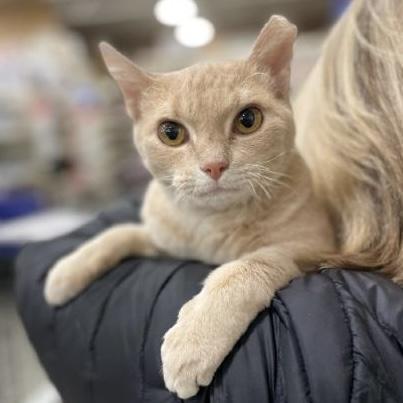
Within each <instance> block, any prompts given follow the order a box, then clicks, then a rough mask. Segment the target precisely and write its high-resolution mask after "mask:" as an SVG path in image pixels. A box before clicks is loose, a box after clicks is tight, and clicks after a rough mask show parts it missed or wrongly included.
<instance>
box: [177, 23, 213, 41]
mask: <svg viewBox="0 0 403 403" xmlns="http://www.w3.org/2000/svg"><path fill="white" fill-rule="evenodd" d="M214 35H215V29H214V25H213V24H212V23H211V22H210V21H209V20H206V19H205V18H201V17H197V18H191V19H189V20H187V21H186V22H185V23H183V24H182V25H179V26H178V27H176V29H175V38H176V40H177V41H178V42H179V43H180V44H182V45H183V46H187V47H189V48H197V47H200V46H204V45H207V44H208V43H210V42H211V41H212V40H213V38H214Z"/></svg>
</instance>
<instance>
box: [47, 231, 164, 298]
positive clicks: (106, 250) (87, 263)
mask: <svg viewBox="0 0 403 403" xmlns="http://www.w3.org/2000/svg"><path fill="white" fill-rule="evenodd" d="M157 253H158V251H157V249H156V247H155V246H154V245H153V243H152V241H151V239H150V237H149V235H148V233H147V230H146V229H145V227H144V226H143V225H141V224H121V225H116V226H114V227H111V228H110V229H108V230H106V231H104V232H103V233H101V234H99V235H98V236H96V237H95V238H93V239H90V240H89V241H87V242H86V243H84V244H83V245H82V246H80V247H79V248H78V249H77V250H75V251H74V252H72V253H70V254H69V255H67V256H65V257H63V258H61V259H60V260H59V261H57V262H56V264H55V265H54V266H53V267H52V268H51V269H50V271H49V273H48V276H47V278H46V283H45V291H44V292H45V299H46V301H47V302H48V303H49V304H51V305H62V304H64V303H66V302H67V301H69V300H70V299H72V298H74V297H75V296H76V295H77V294H79V293H80V292H81V291H83V290H84V289H85V288H86V287H87V286H88V285H89V284H91V283H92V282H93V281H94V280H96V279H97V278H98V277H100V276H101V275H102V274H104V273H105V272H106V271H108V270H110V269H111V268H113V267H114V266H115V265H116V264H117V263H119V262H120V261H121V260H122V259H124V258H126V257H128V256H134V255H141V256H154V255H156V254H157Z"/></svg>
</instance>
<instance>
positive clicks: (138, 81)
mask: <svg viewBox="0 0 403 403" xmlns="http://www.w3.org/2000/svg"><path fill="white" fill-rule="evenodd" d="M99 50H100V51H101V54H102V57H103V59H104V62H105V65H106V67H107V69H108V71H109V73H110V75H111V76H112V77H113V78H114V79H115V80H116V82H117V83H118V85H119V88H120V90H121V91H122V93H123V96H124V99H125V104H126V109H127V113H128V114H129V116H130V117H131V118H133V119H136V118H138V117H139V106H140V99H141V95H142V93H143V92H144V91H145V90H146V89H147V88H148V87H149V86H150V85H151V83H152V77H151V76H150V75H149V74H147V73H145V72H144V71H143V70H142V69H141V68H140V67H138V66H136V65H135V64H134V63H133V62H132V61H130V60H129V59H128V58H127V57H126V56H124V55H122V54H121V53H120V52H118V51H117V50H116V49H115V48H114V47H113V46H111V45H109V44H108V43H106V42H101V43H100V44H99Z"/></svg>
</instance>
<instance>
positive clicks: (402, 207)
mask: <svg viewBox="0 0 403 403" xmlns="http://www.w3.org/2000/svg"><path fill="white" fill-rule="evenodd" d="M295 112H296V120H297V147H298V148H299V150H300V152H301V153H302V155H303V157H304V159H305V160H306V162H307V163H308V165H309V168H310V170H311V173H312V176H313V180H314V184H315V189H316V192H317V194H318V195H319V197H321V198H322V199H323V200H324V202H325V203H327V205H328V207H329V211H330V212H331V214H332V218H333V220H334V223H335V226H336V228H337V238H338V242H339V248H340V249H339V250H340V254H338V255H336V256H332V257H330V259H329V262H327V263H328V264H332V265H335V266H338V267H340V266H344V267H349V268H367V269H381V270H382V271H384V272H385V273H387V274H389V275H390V276H391V277H392V278H394V280H395V281H398V282H403V240H402V230H403V1H402V0H354V1H353V2H352V4H351V6H350V8H349V10H348V11H347V12H346V14H345V15H344V16H343V18H342V19H341V20H340V21H339V23H338V24H337V25H336V26H335V27H334V29H333V31H332V33H331V34H330V36H329V39H328V40H327V42H326V44H325V47H324V49H323V52H322V57H321V59H320V60H319V62H318V64H317V65H316V67H315V69H314V71H313V72H312V74H311V76H310V78H309V80H308V81H307V83H306V85H305V87H304V88H303V90H302V92H301V94H300V95H299V97H298V99H297V102H296V105H295Z"/></svg>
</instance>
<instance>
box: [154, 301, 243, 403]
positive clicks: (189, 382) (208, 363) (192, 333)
mask: <svg viewBox="0 0 403 403" xmlns="http://www.w3.org/2000/svg"><path fill="white" fill-rule="evenodd" d="M218 311H219V310H218ZM216 312H217V311H214V301H212V299H211V298H209V297H206V296H202V295H201V294H199V295H198V296H196V297H195V298H193V299H192V300H191V301H189V302H188V303H186V304H185V305H184V306H183V307H182V309H181V311H180V313H179V319H178V321H177V323H176V325H175V326H173V327H172V328H171V329H170V330H168V332H167V333H166V334H165V336H164V342H163V345H162V348H161V357H162V369H163V375H164V381H165V385H166V387H167V389H168V390H170V391H171V392H174V393H176V394H177V395H178V396H179V397H180V398H181V399H188V398H189V397H191V396H194V395H195V394H196V393H197V392H198V390H199V387H200V386H207V385H209V384H210V383H211V381H212V379H213V376H214V373H215V372H216V370H217V368H218V367H219V365H220V364H221V362H222V361H223V360H224V358H225V356H226V355H227V354H228V352H229V351H230V350H231V349H232V347H233V345H234V344H235V341H236V338H235V340H234V338H233V337H232V336H233V335H231V337H228V334H227V330H228V329H226V328H225V323H224V322H225V321H221V324H218V323H217V319H219V318H218V317H217V316H216ZM217 325H218V326H217Z"/></svg>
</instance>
